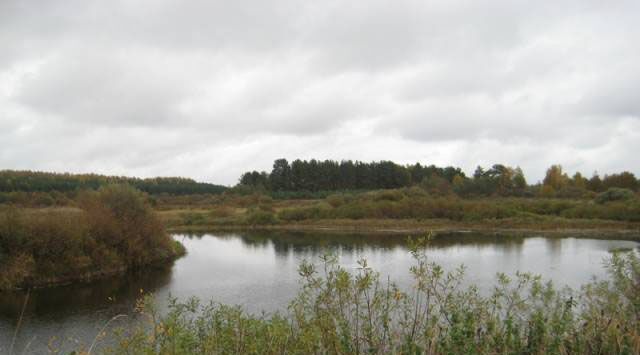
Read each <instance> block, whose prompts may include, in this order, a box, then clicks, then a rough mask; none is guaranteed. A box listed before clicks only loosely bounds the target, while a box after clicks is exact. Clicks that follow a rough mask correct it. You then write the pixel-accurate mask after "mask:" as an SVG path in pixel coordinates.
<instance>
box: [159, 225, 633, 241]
mask: <svg viewBox="0 0 640 355" xmlns="http://www.w3.org/2000/svg"><path fill="white" fill-rule="evenodd" d="M492 222H493V223H461V222H452V221H440V220H437V221H422V222H417V221H412V220H329V221H327V220H320V221H303V222H299V223H288V224H274V225H242V224H206V225H175V226H171V227H167V231H168V232H170V233H188V232H215V231H261V230H262V231H283V232H307V233H313V232H321V233H331V234H378V235H379V234H386V235H402V236H407V235H421V234H425V233H428V232H434V233H445V234H446V233H480V234H482V233H485V234H515V235H532V234H536V235H544V236H560V237H569V236H576V237H595V236H598V235H600V236H601V237H606V238H614V237H615V238H623V239H629V240H640V224H635V223H633V224H631V223H609V222H608V221H601V222H602V223H572V224H571V225H564V226H563V225H559V224H553V223H544V222H542V223H537V224H536V223H531V222H528V223H501V222H497V223H496V222H495V221H492ZM596 222H600V221H596Z"/></svg>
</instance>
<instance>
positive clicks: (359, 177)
mask: <svg viewBox="0 0 640 355" xmlns="http://www.w3.org/2000/svg"><path fill="white" fill-rule="evenodd" d="M410 186H420V187H423V188H424V189H426V190H427V191H429V192H431V193H433V194H440V195H444V194H449V193H455V194H457V195H460V196H463V197H472V196H495V195H498V196H530V197H533V196H543V197H581V196H582V195H584V194H585V193H588V192H591V193H600V192H603V191H606V190H607V189H609V188H622V189H628V190H632V191H637V190H638V188H639V187H640V182H639V181H638V179H636V177H635V176H634V174H633V173H630V172H628V171H625V172H622V173H617V174H611V175H605V176H604V177H600V175H598V174H597V173H594V174H593V176H592V177H591V178H586V177H584V176H583V175H582V174H581V173H579V172H577V173H575V174H574V175H573V176H569V175H568V174H567V173H565V172H564V171H563V169H562V166H560V165H552V166H551V167H550V168H549V169H548V170H547V173H546V176H545V178H544V180H543V181H542V183H537V184H528V183H527V181H526V178H525V176H524V173H523V171H522V169H521V168H520V167H515V168H514V167H510V166H506V165H502V164H494V165H493V166H491V167H490V168H483V167H481V166H478V167H477V169H476V170H475V172H474V174H473V176H466V175H465V173H464V172H463V171H462V170H461V169H460V168H457V167H453V166H447V167H438V166H435V165H422V164H420V163H416V164H410V165H400V164H396V163H394V162H391V161H379V162H375V161H374V162H369V163H366V162H360V161H355V162H354V161H351V160H342V161H339V162H338V161H335V160H324V161H321V160H315V159H311V160H300V159H296V160H294V161H292V162H291V163H289V162H288V161H287V160H286V159H277V160H275V161H274V163H273V167H272V169H271V172H266V171H262V172H259V171H249V172H246V173H244V174H242V176H241V177H240V181H239V183H238V187H245V188H247V187H248V188H251V189H257V190H263V191H268V192H283V191H294V192H301V191H311V192H317V191H339V190H374V189H394V188H403V187H410Z"/></svg>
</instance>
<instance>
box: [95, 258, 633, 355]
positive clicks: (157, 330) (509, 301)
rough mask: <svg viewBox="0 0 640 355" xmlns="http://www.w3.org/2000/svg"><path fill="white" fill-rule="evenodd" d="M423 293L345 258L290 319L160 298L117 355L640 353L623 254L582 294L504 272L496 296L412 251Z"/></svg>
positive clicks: (309, 287)
mask: <svg viewBox="0 0 640 355" xmlns="http://www.w3.org/2000/svg"><path fill="white" fill-rule="evenodd" d="M412 253H413V256H414V258H415V264H414V266H412V267H411V269H410V272H411V274H412V276H413V281H414V282H413V287H412V288H410V289H406V290H403V289H400V288H399V287H397V286H396V285H395V284H394V283H392V282H390V281H388V280H386V279H385V280H381V279H380V277H379V274H378V273H376V272H375V271H373V270H372V269H371V268H370V267H369V266H368V265H367V262H366V260H361V261H360V262H359V265H360V267H359V269H358V270H357V271H355V272H353V271H351V270H346V269H344V268H342V267H340V266H339V265H338V263H337V261H336V259H335V258H334V257H331V256H328V257H325V258H324V264H323V265H321V266H320V267H319V268H317V267H316V266H314V265H313V264H311V263H308V262H303V263H302V264H301V266H300V268H299V273H300V275H301V290H300V291H299V293H298V295H297V296H296V297H295V298H294V299H293V301H292V302H291V304H290V306H289V308H288V310H287V312H284V313H277V314H274V315H261V316H256V315H251V314H247V313H246V312H244V311H243V310H242V308H240V307H234V306H228V305H219V304H214V303H210V304H208V305H201V304H200V302H199V301H198V300H197V299H190V300H188V301H186V302H183V303H180V302H177V301H176V300H172V302H171V305H170V311H169V312H168V314H164V315H163V314H161V313H160V312H159V311H158V310H157V309H156V307H155V305H154V302H153V299H152V298H150V297H149V298H146V299H144V300H142V301H141V302H140V304H139V307H138V311H139V312H140V314H141V315H142V316H143V317H144V318H143V319H146V320H147V321H148V323H149V324H147V323H144V324H143V325H141V326H140V327H139V328H136V329H121V330H119V331H117V332H116V337H117V339H118V340H117V344H116V345H115V346H113V347H112V348H111V349H109V350H107V353H113V354H637V353H638V352H639V350H640V292H638V289H639V288H640V261H639V260H638V257H637V255H636V254H634V253H633V252H632V253H628V254H626V255H618V254H614V256H613V257H612V259H611V260H609V261H608V263H607V265H606V267H607V269H608V271H609V274H610V279H609V280H606V281H593V282H592V283H589V284H587V285H585V286H583V288H582V289H581V290H579V291H576V290H570V289H568V288H563V289H559V288H557V287H556V286H554V285H553V284H552V283H551V282H544V281H543V280H542V279H541V278H540V277H539V276H535V275H532V274H529V273H516V274H515V276H511V277H510V276H508V275H505V274H499V275H498V276H497V281H496V284H495V286H494V288H493V289H492V291H491V292H489V293H488V294H483V293H481V292H479V290H478V288H477V287H475V286H469V287H467V286H463V285H464V284H465V283H464V282H463V280H464V268H462V267H461V268H460V269H458V270H455V271H452V272H447V271H445V270H443V269H442V268H441V267H440V266H438V265H436V264H434V263H431V262H430V261H429V260H428V259H427V257H426V255H425V253H424V252H422V249H421V248H419V246H414V247H413V248H412Z"/></svg>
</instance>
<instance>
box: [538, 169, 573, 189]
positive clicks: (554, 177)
mask: <svg viewBox="0 0 640 355" xmlns="http://www.w3.org/2000/svg"><path fill="white" fill-rule="evenodd" d="M568 181H569V177H568V176H567V174H565V173H563V172H562V166H561V165H551V167H550V168H549V169H547V174H546V176H545V177H544V181H543V184H544V185H546V186H551V187H553V189H554V190H555V191H557V190H560V189H561V188H563V187H565V186H566V185H567V183H568Z"/></svg>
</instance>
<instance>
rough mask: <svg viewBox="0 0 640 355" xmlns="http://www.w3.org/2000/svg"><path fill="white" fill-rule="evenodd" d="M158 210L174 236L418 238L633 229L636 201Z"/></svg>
mask: <svg viewBox="0 0 640 355" xmlns="http://www.w3.org/2000/svg"><path fill="white" fill-rule="evenodd" d="M163 207H164V208H159V210H158V213H159V216H160V218H161V219H162V220H163V221H164V222H165V224H166V225H167V226H168V227H169V228H170V229H171V230H174V231H184V230H205V229H211V228H215V229H238V228H268V229H287V230H314V229H321V230H332V231H349V232H353V231H362V232H378V231H379V232H392V233H393V232H398V233H403V234H407V233H421V232H424V231H427V230H448V231H453V230H461V229H462V230H477V231H500V230H503V231H545V232H553V231H567V232H575V231H607V232H614V231H615V232H625V233H633V232H638V231H640V201H639V200H638V199H637V198H631V199H628V200H611V201H606V200H605V201H599V202H598V201H596V200H593V199H544V198H480V199H461V198H458V197H455V196H440V197H434V196H431V195H428V194H427V193H425V192H424V191H423V190H420V189H417V188H411V189H399V190H384V191H375V192H367V193H358V194H341V195H330V196H328V197H327V198H325V199H318V200H273V199H271V198H269V197H267V196H262V195H255V196H242V197H239V198H237V199H233V198H227V199H226V200H220V202H219V203H216V204H211V205H209V206H198V207H197V208H189V206H185V205H179V206H178V205H174V206H167V205H164V206H163Z"/></svg>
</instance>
